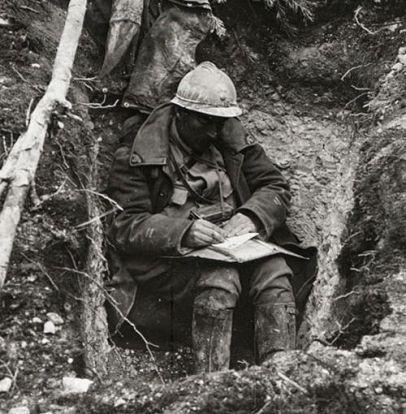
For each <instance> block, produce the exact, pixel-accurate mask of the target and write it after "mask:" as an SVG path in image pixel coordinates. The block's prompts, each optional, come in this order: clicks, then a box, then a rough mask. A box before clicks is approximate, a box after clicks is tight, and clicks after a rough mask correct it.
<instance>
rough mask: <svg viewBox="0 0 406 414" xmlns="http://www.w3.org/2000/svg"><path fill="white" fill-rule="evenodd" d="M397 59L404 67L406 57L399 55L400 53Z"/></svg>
mask: <svg viewBox="0 0 406 414" xmlns="http://www.w3.org/2000/svg"><path fill="white" fill-rule="evenodd" d="M398 58H399V62H400V63H401V64H402V65H403V66H406V55H405V54H400V53H399V56H398Z"/></svg>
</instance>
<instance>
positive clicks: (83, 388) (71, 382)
mask: <svg viewBox="0 0 406 414" xmlns="http://www.w3.org/2000/svg"><path fill="white" fill-rule="evenodd" d="M92 384H93V381H91V380H89V379H86V378H75V377H64V378H63V379H62V385H63V391H64V393H65V394H80V393H85V392H87V391H89V388H90V386H91V385H92Z"/></svg>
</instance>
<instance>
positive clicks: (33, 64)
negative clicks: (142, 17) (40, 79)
mask: <svg viewBox="0 0 406 414" xmlns="http://www.w3.org/2000/svg"><path fill="white" fill-rule="evenodd" d="M31 67H32V68H35V69H39V68H40V67H41V65H40V64H39V63H31Z"/></svg>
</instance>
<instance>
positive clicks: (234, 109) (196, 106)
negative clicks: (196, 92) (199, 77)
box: [171, 96, 242, 118]
mask: <svg viewBox="0 0 406 414" xmlns="http://www.w3.org/2000/svg"><path fill="white" fill-rule="evenodd" d="M171 102H172V103H173V104H175V105H178V106H180V107H182V108H185V109H189V110H190V111H195V112H199V113H201V114H206V115H212V116H218V117H221V118H234V117H236V116H240V115H241V114H242V110H241V108H240V107H239V106H237V105H235V106H227V107H226V106H225V107H213V106H209V105H207V106H206V105H203V104H201V103H196V102H188V101H184V100H183V99H180V98H178V97H177V96H175V97H174V98H173V99H172V100H171Z"/></svg>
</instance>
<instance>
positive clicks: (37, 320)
mask: <svg viewBox="0 0 406 414" xmlns="http://www.w3.org/2000/svg"><path fill="white" fill-rule="evenodd" d="M32 323H42V320H41V319H40V318H38V316H34V317H33V318H32Z"/></svg>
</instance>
